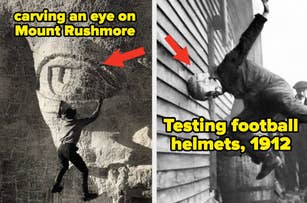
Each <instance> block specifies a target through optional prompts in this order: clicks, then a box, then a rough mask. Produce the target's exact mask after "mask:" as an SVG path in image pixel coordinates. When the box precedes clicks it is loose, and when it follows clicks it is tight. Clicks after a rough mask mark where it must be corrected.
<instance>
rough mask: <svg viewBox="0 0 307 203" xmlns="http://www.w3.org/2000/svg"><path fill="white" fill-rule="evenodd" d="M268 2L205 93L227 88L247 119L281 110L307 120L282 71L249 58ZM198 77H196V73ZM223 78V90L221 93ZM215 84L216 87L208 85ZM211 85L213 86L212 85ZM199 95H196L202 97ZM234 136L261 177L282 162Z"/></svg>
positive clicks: (264, 0) (192, 84) (216, 70)
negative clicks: (279, 71) (281, 73)
mask: <svg viewBox="0 0 307 203" xmlns="http://www.w3.org/2000/svg"><path fill="white" fill-rule="evenodd" d="M262 3H263V6H264V12H263V15H260V14H257V15H256V16H255V18H254V20H253V21H252V22H251V24H250V25H249V27H248V28H247V30H246V31H245V32H244V33H243V34H242V36H241V38H240V41H239V43H238V45H237V46H236V47H235V48H234V49H232V50H231V51H230V52H229V53H228V54H227V55H226V56H225V58H224V59H223V61H222V62H221V63H220V64H219V65H218V66H217V67H214V68H213V75H212V76H211V77H209V78H207V79H206V81H207V82H206V84H208V86H207V88H206V90H207V92H208V93H209V94H207V95H206V94H203V95H204V99H205V98H206V97H210V96H217V95H218V94H223V92H229V93H231V94H232V95H233V96H234V97H235V102H234V104H233V106H234V107H235V106H237V105H238V103H240V102H242V101H243V104H244V109H243V111H242V112H241V113H239V115H237V116H236V117H238V118H240V120H244V121H247V122H249V121H252V120H260V119H263V118H274V116H276V115H277V114H283V115H284V116H286V117H295V118H298V119H299V121H300V122H307V106H305V105H303V104H301V103H300V102H298V101H297V100H296V98H295V96H294V94H293V90H292V88H291V87H290V86H289V84H288V83H287V82H286V81H285V80H284V79H283V78H281V77H279V76H278V75H276V74H274V73H271V72H270V71H269V70H267V69H265V68H263V67H261V66H259V65H257V64H255V63H253V62H252V61H250V60H248V59H247V55H248V53H249V51H250V49H251V47H252V46H253V44H254V42H255V41H256V39H257V38H258V36H259V35H260V33H261V31H262V28H263V26H264V23H265V22H266V21H267V16H268V13H269V7H268V0H262ZM194 78H195V77H194ZM217 81H219V82H220V83H221V86H222V90H223V91H222V93H218V92H217V91H215V90H217V89H218V83H217ZM196 82H197V79H194V80H190V81H189V83H188V89H189V92H190V94H191V96H192V97H194V98H196V97H195V96H193V95H201V94H200V93H197V92H195V91H198V90H196V89H195V88H194V89H193V87H195V83H196ZM209 87H212V88H211V89H212V91H208V88H209ZM209 89H210V88H209ZM199 98H200V97H199V96H198V97H197V98H196V99H199ZM229 136H230V137H232V138H237V139H240V140H241V142H242V143H243V144H244V145H246V149H247V154H248V155H249V156H250V157H251V158H252V160H253V162H255V163H257V164H260V163H262V168H261V171H260V172H259V174H258V175H257V179H262V178H264V177H265V176H267V175H268V174H269V173H270V172H271V171H272V170H274V169H275V168H277V167H278V166H280V165H281V164H282V161H281V159H280V158H279V157H278V156H276V155H274V154H273V153H272V152H270V151H268V152H267V151H254V150H253V147H252V146H251V144H250V143H249V140H247V139H246V138H247V136H244V134H243V135H240V134H238V133H236V134H235V135H234V133H231V132H230V135H229Z"/></svg>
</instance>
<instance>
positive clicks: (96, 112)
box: [81, 99, 102, 125]
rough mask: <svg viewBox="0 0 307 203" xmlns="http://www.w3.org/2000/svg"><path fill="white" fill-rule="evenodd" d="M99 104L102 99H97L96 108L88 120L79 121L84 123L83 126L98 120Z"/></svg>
mask: <svg viewBox="0 0 307 203" xmlns="http://www.w3.org/2000/svg"><path fill="white" fill-rule="evenodd" d="M101 104H102V99H99V101H98V105H97V108H96V109H95V111H94V112H93V114H92V115H91V116H90V117H88V118H84V119H81V121H82V122H83V123H84V125H88V124H90V123H91V122H93V121H95V120H96V119H97V118H98V116H99V113H100V108H101Z"/></svg>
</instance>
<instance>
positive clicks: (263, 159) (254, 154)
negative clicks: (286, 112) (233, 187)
mask: <svg viewBox="0 0 307 203" xmlns="http://www.w3.org/2000/svg"><path fill="white" fill-rule="evenodd" d="M236 117H237V118H239V119H240V120H241V121H246V122H251V121H257V120H260V119H263V118H265V117H268V116H265V115H263V114H262V113H261V110H260V109H255V110H254V109H252V108H249V107H245V109H244V110H243V111H242V112H241V113H240V114H239V115H238V116H236ZM229 137H230V138H231V139H238V140H240V141H241V144H243V145H244V146H245V147H246V153H247V154H248V155H249V156H250V157H251V159H252V161H253V162H254V163H256V164H260V163H262V167H261V171H260V172H259V174H258V175H257V177H256V179H258V180H259V179H262V178H264V177H266V176H267V175H269V174H270V173H271V171H272V170H274V169H275V168H276V167H278V166H279V165H281V163H282V161H281V159H280V158H279V157H278V156H276V155H275V154H274V153H273V152H272V151H255V150H254V148H253V146H252V144H251V143H250V142H249V141H250V139H251V137H250V136H248V135H247V133H232V132H231V134H230V136H229Z"/></svg>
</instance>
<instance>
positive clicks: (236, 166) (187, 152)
mask: <svg viewBox="0 0 307 203" xmlns="http://www.w3.org/2000/svg"><path fill="white" fill-rule="evenodd" d="M306 9H307V2H305V1H303V0H298V1H297V2H296V3H295V4H294V3H293V2H289V1H285V0H284V1H278V2H276V1H269V0H231V1H228V0H189V1H180V0H158V1H157V25H156V30H157V117H156V118H157V172H156V178H157V202H158V203H173V202H182V203H256V202H259V203H260V202H261V203H290V202H291V203H292V202H297V203H304V202H306V201H307V164H306V160H307V137H306V136H307V125H306V123H307V106H306V105H307V100H306V97H307V91H306V90H307V71H306V67H305V61H304V59H305V58H306V57H307V56H306V51H305V48H306V46H305V45H306V43H307V39H306V34H307V29H306V28H305V27H304V26H303V24H304V23H305V22H304V20H305V19H307V14H305V13H306V12H305V10H306ZM294 11H295V12H294Z"/></svg>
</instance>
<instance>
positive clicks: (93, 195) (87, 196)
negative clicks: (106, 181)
mask: <svg viewBox="0 0 307 203" xmlns="http://www.w3.org/2000/svg"><path fill="white" fill-rule="evenodd" d="M97 197H98V194H97V193H86V194H84V195H83V197H82V200H83V201H90V200H92V199H95V198H97Z"/></svg>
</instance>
